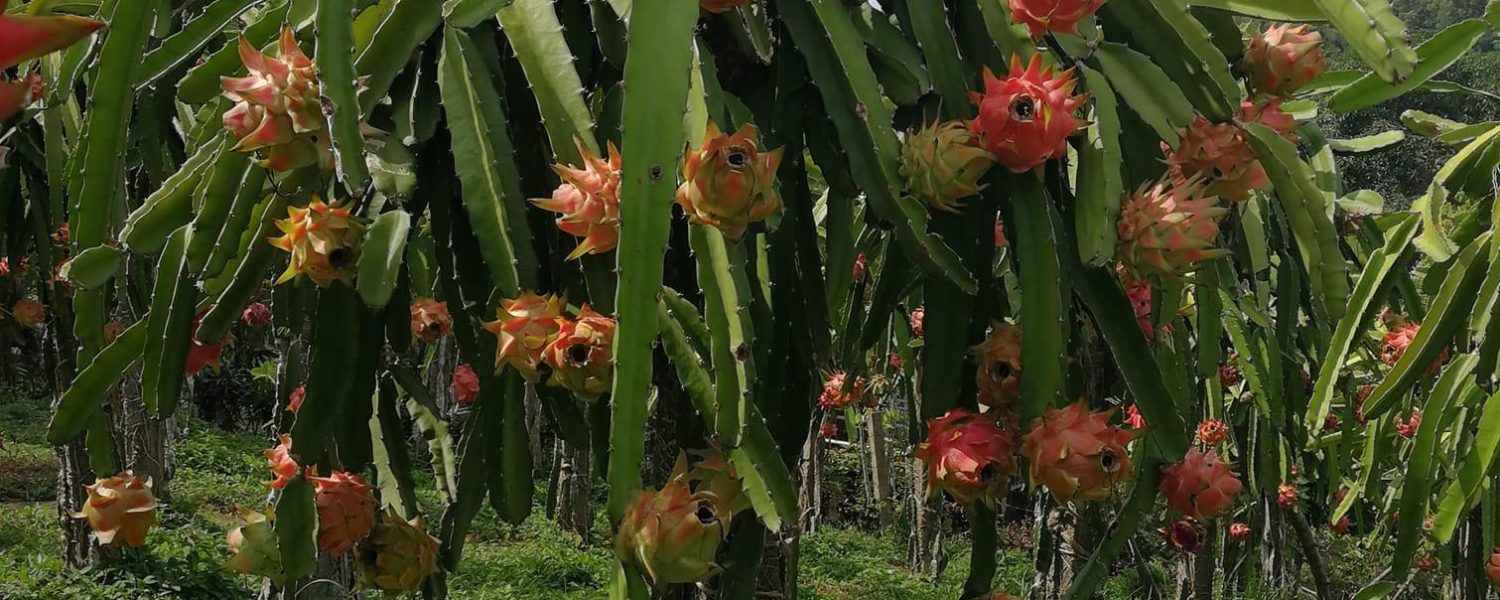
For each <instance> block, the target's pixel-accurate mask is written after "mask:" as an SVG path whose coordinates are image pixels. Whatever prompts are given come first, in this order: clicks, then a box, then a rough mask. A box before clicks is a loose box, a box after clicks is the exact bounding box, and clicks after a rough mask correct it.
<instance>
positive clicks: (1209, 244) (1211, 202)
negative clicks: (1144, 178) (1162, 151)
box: [1115, 179, 1228, 279]
mask: <svg viewBox="0 0 1500 600" xmlns="http://www.w3.org/2000/svg"><path fill="white" fill-rule="evenodd" d="M1226 212H1228V211H1227V210H1225V209H1224V208H1223V207H1220V206H1219V205H1218V201H1217V200H1216V199H1215V198H1213V197H1212V196H1205V195H1204V194H1203V186H1202V183H1201V180H1197V179H1189V180H1186V181H1177V182H1168V181H1158V182H1157V183H1156V184H1155V185H1150V184H1148V185H1143V186H1141V188H1140V189H1138V190H1136V192H1135V193H1134V194H1132V195H1131V196H1130V197H1129V198H1127V199H1126V200H1125V203H1124V206H1123V207H1122V208H1121V210H1120V220H1119V222H1117V223H1116V224H1115V229H1116V231H1117V232H1118V233H1119V236H1120V244H1119V247H1118V249H1117V257H1118V258H1119V260H1120V263H1121V265H1123V268H1124V270H1125V272H1126V273H1128V274H1129V276H1130V277H1132V278H1135V279H1142V278H1145V277H1148V276H1153V275H1155V276H1161V277H1168V278H1177V277H1181V276H1182V275H1184V274H1185V273H1187V272H1188V271H1189V270H1191V269H1192V268H1193V265H1195V264H1196V263H1197V262H1198V261H1201V260H1205V259H1209V258H1213V257H1216V256H1222V255H1224V254H1227V253H1228V252H1227V251H1225V250H1223V249H1220V248H1217V247H1216V246H1215V241H1216V238H1218V236H1219V218H1220V217H1222V216H1224V214H1225V213H1226Z"/></svg>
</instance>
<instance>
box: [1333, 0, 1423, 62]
mask: <svg viewBox="0 0 1500 600" xmlns="http://www.w3.org/2000/svg"><path fill="white" fill-rule="evenodd" d="M1313 4H1315V5H1317V7H1318V10H1319V11H1321V12H1322V13H1323V15H1324V16H1326V17H1328V22H1329V23H1332V24H1333V26H1334V27H1335V28H1337V29H1338V30H1339V33H1341V34H1343V36H1344V39H1345V40H1346V41H1347V42H1348V44H1349V45H1350V46H1351V47H1352V48H1353V49H1354V51H1355V52H1356V53H1358V54H1359V57H1360V58H1362V59H1364V61H1365V64H1367V65H1369V66H1370V68H1372V69H1374V70H1375V73H1376V74H1377V75H1379V77H1380V78H1381V79H1384V80H1386V81H1392V82H1395V81H1401V80H1403V79H1406V78H1407V77H1408V76H1409V75H1411V74H1412V71H1413V69H1414V68H1415V67H1416V65H1417V60H1418V57H1417V53H1416V52H1414V51H1412V49H1411V46H1410V45H1408V44H1407V42H1406V25H1405V24H1404V23H1402V22H1401V20H1400V19H1397V18H1396V15H1395V14H1394V13H1393V12H1391V6H1390V4H1387V3H1386V0H1313Z"/></svg>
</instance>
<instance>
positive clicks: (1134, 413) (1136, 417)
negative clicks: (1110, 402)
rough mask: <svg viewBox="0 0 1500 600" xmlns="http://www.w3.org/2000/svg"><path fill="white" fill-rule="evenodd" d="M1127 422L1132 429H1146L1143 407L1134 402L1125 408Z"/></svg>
mask: <svg viewBox="0 0 1500 600" xmlns="http://www.w3.org/2000/svg"><path fill="white" fill-rule="evenodd" d="M1125 424H1126V425H1129V426H1130V428H1131V429H1144V428H1145V427H1146V417H1143V416H1141V409H1140V408H1138V407H1136V405H1134V404H1132V405H1130V406H1128V407H1126V408H1125Z"/></svg>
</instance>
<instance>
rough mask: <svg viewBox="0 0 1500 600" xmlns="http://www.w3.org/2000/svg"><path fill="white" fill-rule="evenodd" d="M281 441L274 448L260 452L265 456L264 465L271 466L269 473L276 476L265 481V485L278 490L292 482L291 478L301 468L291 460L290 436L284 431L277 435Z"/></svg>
mask: <svg viewBox="0 0 1500 600" xmlns="http://www.w3.org/2000/svg"><path fill="white" fill-rule="evenodd" d="M277 438H278V439H280V440H281V443H279V444H277V445H276V447H275V448H271V449H270V450H266V451H265V452H263V453H262V454H264V455H265V457H266V466H268V467H270V468H271V475H274V476H275V477H276V478H275V479H273V480H271V481H268V482H266V487H269V488H271V489H275V490H279V489H281V488H284V487H286V484H288V483H291V482H292V478H293V477H296V476H297V473H298V472H300V471H301V470H302V467H301V465H298V464H297V461H295V460H292V436H289V435H287V434H285V433H283V434H281V435H280V436H277Z"/></svg>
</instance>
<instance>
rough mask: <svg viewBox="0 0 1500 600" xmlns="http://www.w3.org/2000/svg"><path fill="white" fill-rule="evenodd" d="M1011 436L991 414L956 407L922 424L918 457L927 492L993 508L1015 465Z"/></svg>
mask: <svg viewBox="0 0 1500 600" xmlns="http://www.w3.org/2000/svg"><path fill="white" fill-rule="evenodd" d="M1015 446H1016V443H1015V437H1014V435H1013V434H1012V433H1011V432H1010V431H1007V430H1006V428H1005V427H1003V426H1002V425H1001V423H1000V421H999V420H998V419H997V418H996V415H995V413H993V412H989V413H983V414H980V413H975V412H973V411H971V410H968V409H965V408H955V409H953V410H950V411H948V412H947V414H944V415H943V416H941V417H938V418H936V419H932V420H931V421H928V423H927V440H926V441H924V442H922V443H921V444H920V445H918V446H917V458H919V459H921V460H922V461H923V462H925V463H926V464H927V490H928V494H929V495H931V494H935V493H937V491H938V490H943V491H945V492H948V495H950V496H952V497H953V499H954V500H957V501H958V502H959V503H960V504H964V505H970V504H973V503H974V502H975V501H979V502H983V503H984V504H985V505H987V506H994V505H995V501H996V500H997V499H999V498H1000V497H1001V496H1004V495H1005V491H1006V488H1007V484H1008V482H1009V481H1010V477H1011V476H1012V475H1015V474H1016V471H1017V470H1018V469H1019V467H1018V466H1017V465H1016V459H1015V456H1014V454H1015Z"/></svg>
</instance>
